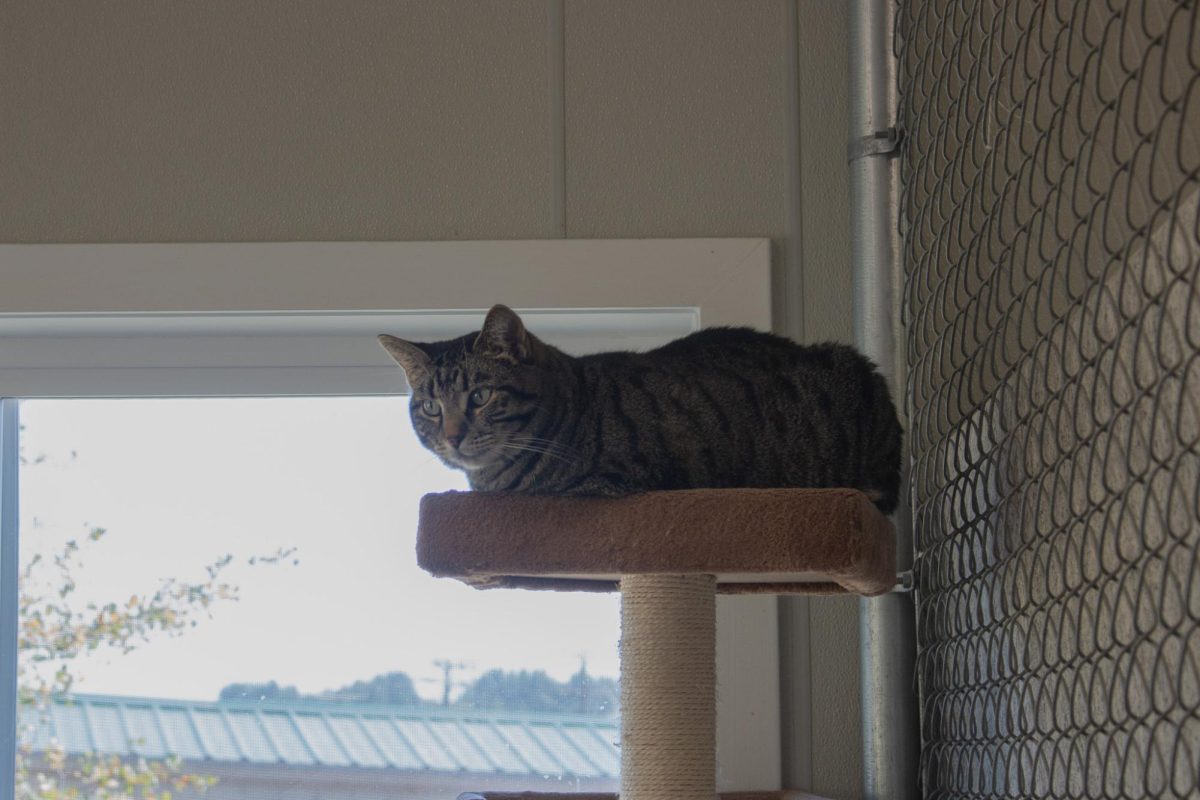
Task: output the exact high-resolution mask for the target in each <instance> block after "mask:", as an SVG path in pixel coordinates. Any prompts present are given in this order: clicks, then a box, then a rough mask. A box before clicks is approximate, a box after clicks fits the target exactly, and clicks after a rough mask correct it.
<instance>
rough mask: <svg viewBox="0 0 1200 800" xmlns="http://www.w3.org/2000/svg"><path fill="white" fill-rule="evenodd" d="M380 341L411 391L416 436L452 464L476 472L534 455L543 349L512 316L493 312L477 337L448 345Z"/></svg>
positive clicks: (503, 311) (540, 412) (497, 310)
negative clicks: (522, 455) (527, 452)
mask: <svg viewBox="0 0 1200 800" xmlns="http://www.w3.org/2000/svg"><path fill="white" fill-rule="evenodd" d="M379 339H380V342H381V343H382V344H383V346H384V348H386V349H387V351H388V353H389V354H391V356H392V357H393V358H394V359H395V360H396V362H397V363H398V364H400V366H401V367H403V368H404V372H405V375H406V376H407V378H408V382H409V384H410V385H411V386H412V390H413V391H412V398H411V400H410V402H409V414H410V415H411V417H412V423H413V430H414V431H416V434H417V437H418V438H419V439H420V440H421V444H423V445H424V446H425V447H426V448H427V449H429V450H430V451H432V452H433V453H435V454H436V455H437V456H438V457H439V458H440V459H441V460H442V461H443V462H445V463H446V464H447V465H449V466H451V467H455V468H457V469H462V470H466V471H467V472H474V471H477V470H482V469H486V468H488V467H492V466H496V465H498V464H501V463H504V462H507V461H511V460H512V459H513V457H515V456H516V455H518V454H519V453H520V452H521V451H522V450H528V449H532V448H531V445H532V443H533V442H534V437H532V434H531V433H530V431H534V430H537V429H538V428H539V426H538V424H537V423H538V421H539V419H540V417H541V416H542V415H543V414H544V413H545V410H544V408H543V407H542V405H541V403H540V402H539V400H540V399H541V397H542V394H543V389H544V384H545V381H546V378H547V376H546V371H545V370H544V369H542V368H541V367H540V366H539V365H538V363H537V362H538V360H539V359H538V352H539V351H540V350H541V348H543V347H544V345H541V343H540V342H538V341H537V340H536V339H534V338H533V337H532V336H530V335H529V334H528V333H527V332H526V331H525V328H524V325H522V323H521V320H520V318H519V317H518V316H517V315H516V314H515V313H514V312H513V311H512V310H511V309H509V308H506V307H505V306H495V307H494V308H492V310H491V311H490V312H488V316H487V319H486V320H485V321H484V324H483V328H482V330H480V332H479V333H478V334H472V335H468V336H464V337H461V338H459V339H453V340H451V341H447V342H434V343H431V344H418V343H414V342H407V341H404V340H402V339H397V338H395V337H393V336H386V335H384V336H380V337H379Z"/></svg>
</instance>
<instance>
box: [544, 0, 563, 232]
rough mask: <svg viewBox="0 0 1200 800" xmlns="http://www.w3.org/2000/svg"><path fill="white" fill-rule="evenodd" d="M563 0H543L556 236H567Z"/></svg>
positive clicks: (551, 187)
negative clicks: (547, 58)
mask: <svg viewBox="0 0 1200 800" xmlns="http://www.w3.org/2000/svg"><path fill="white" fill-rule="evenodd" d="M564 6H565V0H546V50H547V53H548V56H549V64H548V65H547V73H548V75H547V78H548V79H547V86H548V88H549V92H550V96H549V110H548V114H547V116H548V118H549V122H550V191H551V193H552V195H553V196H552V198H551V201H550V208H551V214H552V217H553V219H552V220H551V225H552V226H553V228H554V232H555V236H557V237H558V238H560V239H565V238H566V237H567V113H566V106H567V103H566V92H567V59H566V36H567V31H566V9H565V7H564Z"/></svg>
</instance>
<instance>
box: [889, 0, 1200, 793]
mask: <svg viewBox="0 0 1200 800" xmlns="http://www.w3.org/2000/svg"><path fill="white" fill-rule="evenodd" d="M1197 5H1198V3H1197V2H1179V3H1176V2H1168V1H1167V0H1158V1H1155V0H1142V1H1141V2H1118V0H1110V1H1109V2H1098V1H1093V2H1088V1H1087V0H1059V1H1057V2H1055V1H1054V0H1051V1H1050V2H1032V0H1011V1H1010V2H983V1H979V2H969V1H966V0H964V2H945V1H943V2H916V1H914V2H902V3H901V4H900V5H899V6H898V15H899V16H898V24H897V29H898V44H897V46H898V51H899V52H898V55H899V59H900V94H901V112H900V113H901V122H902V125H903V127H904V131H905V135H906V137H907V141H906V146H905V150H904V155H903V159H904V161H903V167H902V173H903V179H902V180H903V189H902V202H901V213H902V217H903V229H904V236H905V240H904V241H905V243H904V263H905V288H904V294H905V297H904V307H905V322H906V326H907V331H908V333H907V364H908V389H907V392H908V399H909V413H910V430H911V434H910V438H911V447H912V454H913V466H914V473H913V492H914V528H915V532H916V537H917V551H918V552H917V559H916V574H917V606H918V623H917V624H918V653H919V655H918V670H917V671H918V678H919V689H920V695H921V717H922V719H921V730H922V756H921V760H922V764H921V773H922V780H923V786H924V793H925V796H926V797H931V798H943V797H945V798H949V797H961V798H966V797H970V798H1001V797H1003V798H1017V797H1022V798H1024V797H1053V798H1151V797H1153V798H1160V797H1162V798H1168V797H1179V798H1182V797H1191V798H1196V797H1200V778H1198V775H1200V485H1198V482H1200V214H1198V208H1200V204H1198V196H1200V17H1198V11H1197Z"/></svg>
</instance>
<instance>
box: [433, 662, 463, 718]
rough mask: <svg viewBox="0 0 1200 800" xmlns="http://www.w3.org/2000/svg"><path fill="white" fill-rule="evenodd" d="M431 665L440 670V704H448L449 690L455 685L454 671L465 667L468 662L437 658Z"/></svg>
mask: <svg viewBox="0 0 1200 800" xmlns="http://www.w3.org/2000/svg"><path fill="white" fill-rule="evenodd" d="M433 665H434V666H435V667H437V668H438V669H440V670H441V671H442V705H443V706H449V705H450V690H451V689H452V688H453V687H454V686H455V685H456V684H455V681H454V671H455V670H459V669H467V668H468V667H470V666H471V665H470V664H467V663H464V662H462V661H450V660H449V659H445V658H443V659H438V660H437V661H434V662H433Z"/></svg>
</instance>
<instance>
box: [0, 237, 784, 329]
mask: <svg viewBox="0 0 1200 800" xmlns="http://www.w3.org/2000/svg"><path fill="white" fill-rule="evenodd" d="M764 278H765V279H766V280H764ZM769 278H770V241H769V240H767V239H596V240H581V239H554V240H538V241H501V242H344V243H330V242H307V243H306V242H294V243H291V242H289V243H262V244H258V243H253V244H167V245H160V244H106V245H0V287H3V291H2V292H0V313H3V314H27V313H35V314H47V313H85V314H96V313H117V314H120V313H148V312H160V313H161V312H193V313H194V312H206V311H207V312H230V311H252V312H263V311H290V312H297V311H317V310H320V311H379V310H389V309H409V310H428V309H436V310H442V311H444V310H449V309H458V310H470V309H476V310H477V309H487V308H489V307H491V306H492V305H493V304H495V303H506V304H508V305H511V306H513V307H518V306H520V307H523V308H544V309H554V308H580V307H587V308H679V307H696V308H702V309H704V319H703V323H704V324H705V325H754V326H755V327H761V328H764V329H765V328H767V327H769V326H770V323H771V320H770V280H769Z"/></svg>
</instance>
